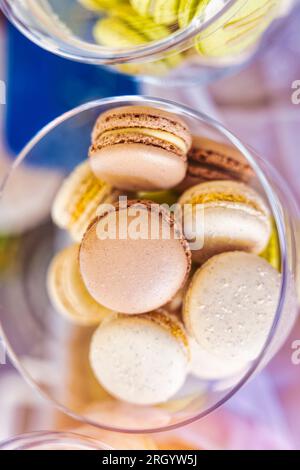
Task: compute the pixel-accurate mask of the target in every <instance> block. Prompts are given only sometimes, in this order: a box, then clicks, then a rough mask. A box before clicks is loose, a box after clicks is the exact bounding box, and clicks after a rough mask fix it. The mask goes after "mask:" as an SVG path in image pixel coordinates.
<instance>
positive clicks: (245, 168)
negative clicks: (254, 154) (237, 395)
mask: <svg viewBox="0 0 300 470" xmlns="http://www.w3.org/2000/svg"><path fill="white" fill-rule="evenodd" d="M254 176H255V173H254V170H253V168H252V167H251V165H250V164H249V163H248V161H247V159H246V158H245V157H244V155H243V154H242V153H241V152H239V151H238V150H237V149H236V148H234V147H233V146H231V145H228V144H225V143H222V142H216V141H214V140H211V139H207V138H206V137H199V136H194V137H193V145H192V147H191V149H190V151H189V153H188V169H187V175H186V177H185V179H184V180H183V181H182V183H181V184H180V185H179V186H178V189H179V190H180V191H185V190H186V189H189V188H191V187H192V186H195V185H196V184H199V183H204V182H206V181H214V180H218V181H220V180H236V181H241V182H244V183H248V182H249V181H250V180H251V179H252V178H254Z"/></svg>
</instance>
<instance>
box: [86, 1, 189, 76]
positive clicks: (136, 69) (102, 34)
mask: <svg viewBox="0 0 300 470" xmlns="http://www.w3.org/2000/svg"><path fill="white" fill-rule="evenodd" d="M169 33H170V31H169V29H168V28H167V27H166V26H164V25H159V24H156V23H155V22H154V21H153V20H152V19H151V18H148V17H145V16H141V15H139V14H137V13H136V12H135V10H133V8H132V7H130V6H129V5H122V6H120V7H119V8H117V9H115V10H112V11H111V12H110V14H109V16H107V17H106V18H103V19H100V20H99V21H98V22H97V23H96V25H95V28H94V37H95V40H96V41H97V42H98V43H99V44H102V45H104V46H108V47H113V48H118V49H126V48H132V47H137V46H141V45H143V44H147V43H150V42H154V41H159V40H161V39H163V38H165V37H167V36H168V35H169ZM180 60H181V56H180V54H175V55H170V56H168V57H165V58H164V59H161V60H159V61H156V62H154V63H153V62H152V63H151V62H148V63H133V64H124V65H121V66H120V68H122V70H123V71H124V72H128V73H134V74H139V73H146V74H147V73H151V74H152V73H155V74H156V75H163V74H165V73H167V72H168V71H169V69H170V68H173V67H176V66H177V65H178V63H179V62H180Z"/></svg>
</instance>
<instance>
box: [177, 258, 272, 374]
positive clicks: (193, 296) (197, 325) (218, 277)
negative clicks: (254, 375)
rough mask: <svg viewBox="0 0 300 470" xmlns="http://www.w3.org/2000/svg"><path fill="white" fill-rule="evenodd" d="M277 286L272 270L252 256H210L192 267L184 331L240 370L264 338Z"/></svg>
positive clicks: (208, 351)
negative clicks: (198, 266)
mask: <svg viewBox="0 0 300 470" xmlns="http://www.w3.org/2000/svg"><path fill="white" fill-rule="evenodd" d="M280 286H281V276H280V274H279V273H278V271H277V270H276V269H274V268H273V267H272V266H271V265H270V264H269V263H268V262H267V261H266V260H264V259H263V258H261V257H259V256H257V255H254V254H250V253H243V252H239V251H236V252H231V253H223V254H221V255H217V256H214V257H213V258H211V259H210V260H209V261H207V262H206V263H205V264H204V265H203V266H202V267H201V268H200V269H198V271H197V272H196V274H195V275H194V277H193V279H192V282H191V284H190V286H189V289H188V292H187V295H186V297H185V301H184V309H183V317H184V323H185V325H186V327H187V330H188V333H189V334H190V336H192V337H193V338H194V339H196V341H197V342H198V344H199V346H200V347H201V348H203V349H204V350H205V351H206V352H207V353H209V354H212V355H214V356H215V357H216V358H218V359H220V360H222V361H234V363H235V364H237V366H238V365H239V362H240V366H241V368H243V367H244V366H245V363H246V364H247V362H248V361H251V360H254V359H255V358H256V357H257V356H258V355H259V354H260V352H261V351H262V348H263V346H264V344H265V342H266V340H267V338H268V334H269V333H270V331H271V327H272V324H273V321H274V318H275V313H276V309H277V305H278V302H279V294H280Z"/></svg>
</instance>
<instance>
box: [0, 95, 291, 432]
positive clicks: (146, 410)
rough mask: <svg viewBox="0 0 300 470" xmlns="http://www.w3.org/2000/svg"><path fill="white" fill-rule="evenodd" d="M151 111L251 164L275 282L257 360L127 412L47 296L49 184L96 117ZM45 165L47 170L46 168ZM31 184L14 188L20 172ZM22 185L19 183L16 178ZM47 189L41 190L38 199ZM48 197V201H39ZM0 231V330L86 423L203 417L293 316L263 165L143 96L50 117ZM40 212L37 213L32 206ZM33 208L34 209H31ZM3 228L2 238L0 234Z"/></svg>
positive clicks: (54, 397)
mask: <svg viewBox="0 0 300 470" xmlns="http://www.w3.org/2000/svg"><path fill="white" fill-rule="evenodd" d="M142 104H143V105H150V106H154V107H157V108H161V109H165V110H168V111H171V112H174V113H177V114H178V115H181V116H182V117H183V118H184V119H185V120H186V121H187V122H188V123H189V125H190V127H191V129H192V131H193V132H194V133H198V134H200V135H204V136H207V137H210V138H214V139H216V140H219V141H223V142H227V143H230V144H231V145H233V146H234V147H236V148H237V149H238V150H239V151H240V152H241V153H242V154H243V155H244V157H245V159H247V160H248V161H249V162H250V164H251V165H252V167H253V169H254V170H255V173H256V177H255V180H254V181H253V184H254V186H255V187H256V189H258V190H259V191H260V192H261V193H262V194H263V195H264V197H265V199H266V201H267V202H268V204H269V206H270V209H271V211H272V215H273V218H274V221H275V224H276V227H277V231H278V237H279V244H280V251H281V260H282V261H281V262H282V265H281V273H282V285H281V294H280V301H279V304H278V307H277V312H276V317H275V319H274V323H273V326H272V329H271V331H270V334H269V337H268V338H267V339H266V344H265V347H264V348H263V350H262V351H261V354H260V356H259V357H258V358H257V360H256V361H254V362H253V363H251V364H249V366H248V367H247V369H246V370H245V371H244V372H243V373H241V374H240V375H239V376H237V377H231V378H230V379H226V380H224V379H220V380H214V381H205V380H200V379H196V378H189V379H188V380H187V382H186V383H185V385H184V386H183V388H182V389H181V390H180V392H179V393H178V395H176V397H175V398H174V399H172V400H170V401H169V402H167V403H164V404H162V405H160V406H148V407H143V406H134V405H129V404H126V403H121V402H119V401H117V400H115V399H113V398H112V397H110V396H109V395H108V394H107V393H106V392H105V391H104V390H103V389H102V388H101V387H100V386H99V384H98V383H97V382H96V380H95V378H94V376H93V374H92V372H91V369H90V367H89V364H88V349H89V344H90V338H91V335H92V333H93V329H92V328H80V327H75V326H72V325H71V324H70V323H68V321H67V320H65V319H64V318H62V317H61V316H60V315H58V314H57V313H56V312H55V311H54V309H53V307H52V306H51V302H50V300H49V298H48V295H47V290H46V275H47V269H48V267H49V264H50V262H51V260H52V258H53V256H54V255H55V253H57V252H58V251H60V250H61V249H62V247H63V246H64V245H65V244H66V243H70V242H69V241H68V240H67V239H66V234H65V232H62V231H60V230H59V229H58V228H57V227H55V226H54V225H53V224H52V222H51V219H50V211H51V202H52V199H53V197H54V194H55V191H56V189H57V185H55V184H54V185H50V184H49V182H50V181H51V180H52V179H53V177H54V175H53V174H55V175H56V176H57V178H58V180H59V182H60V180H61V178H62V176H63V175H64V174H68V173H69V172H70V171H71V170H72V169H73V168H74V167H75V166H76V165H77V163H78V162H80V161H82V160H84V159H85V158H86V157H87V149H88V146H89V142H90V134H91V129H92V127H93V125H94V122H95V120H96V118H97V117H98V115H99V114H100V113H102V112H103V111H105V110H107V109H109V108H112V107H116V106H120V105H142ZM47 165H48V168H47ZM28 174H34V175H35V181H31V180H30V179H29V182H27V183H26V181H27V180H26V179H24V180H23V183H22V175H27V176H26V177H27V178H28ZM23 178H24V176H23ZM46 188H48V189H47V192H46ZM46 193H47V194H46ZM1 195H2V197H1V200H0V214H2V215H1V217H0V228H1V232H2V239H4V240H5V243H4V247H5V249H4V250H2V253H5V256H4V261H5V263H4V262H2V268H1V271H0V272H1V284H0V296H1V304H2V305H1V311H0V312H1V326H2V331H3V336H4V338H5V340H6V343H7V348H8V351H9V353H10V356H11V358H12V359H13V361H14V363H15V365H16V367H17V368H18V369H19V370H20V372H21V373H22V374H23V375H24V377H25V378H26V379H27V380H28V381H29V382H30V384H31V385H33V387H34V388H35V389H37V390H39V392H40V393H41V394H42V395H43V396H44V397H46V398H47V399H48V400H50V401H51V402H52V403H53V404H54V405H55V406H57V407H58V408H59V409H60V410H62V411H64V412H65V413H67V414H69V415H70V416H72V417H73V418H75V419H78V420H80V421H81V422H83V423H85V424H92V425H95V426H98V427H100V428H103V429H108V430H117V431H122V432H136V433H137V432H141V433H145V432H150V431H161V430H166V429H171V428H174V427H177V426H180V425H184V424H187V423H190V422H192V421H194V420H197V419H200V418H202V417H204V416H206V415H207V414H208V413H210V412H211V411H213V410H215V409H216V408H218V407H219V406H220V405H222V404H223V403H224V402H225V401H226V400H228V399H229V398H230V397H232V396H233V395H234V394H235V393H236V392H237V391H238V390H239V388H240V387H241V386H242V385H243V384H245V383H246V382H247V381H248V380H249V379H250V377H251V376H253V374H254V373H256V372H257V370H259V369H261V368H263V367H264V366H265V365H266V363H267V362H268V361H269V360H270V358H271V357H273V355H274V354H275V353H276V352H277V351H278V349H279V348H280V346H281V345H282V343H283V342H284V340H285V339H286V338H287V335H288V334H289V332H290V330H291V328H292V325H293V323H294V320H295V318H296V314H297V309H296V296H295V275H296V249H295V240H294V234H295V229H294V225H293V217H294V216H295V217H296V207H295V205H294V203H293V199H292V197H291V196H290V193H289V189H288V186H287V185H286V184H285V182H284V181H282V180H281V178H280V176H279V175H278V174H276V172H275V171H274V169H272V168H271V167H270V166H269V165H268V164H267V163H266V162H265V161H264V160H262V159H261V158H259V157H258V156H257V155H255V153H254V152H253V151H252V150H251V149H249V148H246V147H245V146H244V145H243V144H242V143H241V142H240V141H239V139H238V138H237V137H235V136H234V135H233V134H232V133H231V132H229V131H228V130H227V129H225V128H224V127H223V126H222V125H221V124H219V123H217V122H216V121H214V120H212V119H211V118H209V117H208V116H206V115H204V114H201V113H199V112H196V111H193V110H191V109H189V108H187V107H184V106H181V105H180V106H179V105H177V104H175V103H173V102H169V101H165V100H158V99H154V98H147V97H139V96H136V97H117V98H109V99H104V100H100V101H96V102H92V103H88V104H85V105H83V106H81V107H79V108H76V109H74V110H72V111H70V112H68V113H66V114H64V115H63V116H61V117H59V118H58V119H56V120H55V121H53V122H52V123H50V124H49V125H48V126H46V127H45V128H44V129H43V130H41V131H40V132H39V133H38V134H37V135H36V137H35V138H34V139H33V140H32V141H31V142H30V143H29V144H28V145H27V146H26V147H25V148H24V150H23V151H22V152H21V154H20V155H19V157H18V158H17V159H16V160H15V161H14V163H13V165H12V168H11V169H10V171H9V173H8V174H7V175H6V178H5V179H4V182H3V185H2V191H1ZM41 205H42V206H43V208H41ZM37 207H38V208H39V210H37ZM5 228H6V232H5Z"/></svg>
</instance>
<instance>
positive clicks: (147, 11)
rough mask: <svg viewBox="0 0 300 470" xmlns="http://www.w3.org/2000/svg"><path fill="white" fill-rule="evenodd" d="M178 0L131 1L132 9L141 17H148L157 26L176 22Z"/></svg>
mask: <svg viewBox="0 0 300 470" xmlns="http://www.w3.org/2000/svg"><path fill="white" fill-rule="evenodd" d="M179 3H180V0H131V5H132V6H133V8H134V9H135V10H136V11H137V12H138V13H139V14H140V15H142V16H149V17H152V18H153V21H154V22H155V23H157V24H164V25H171V24H174V23H176V22H177V18H178V8H179Z"/></svg>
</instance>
